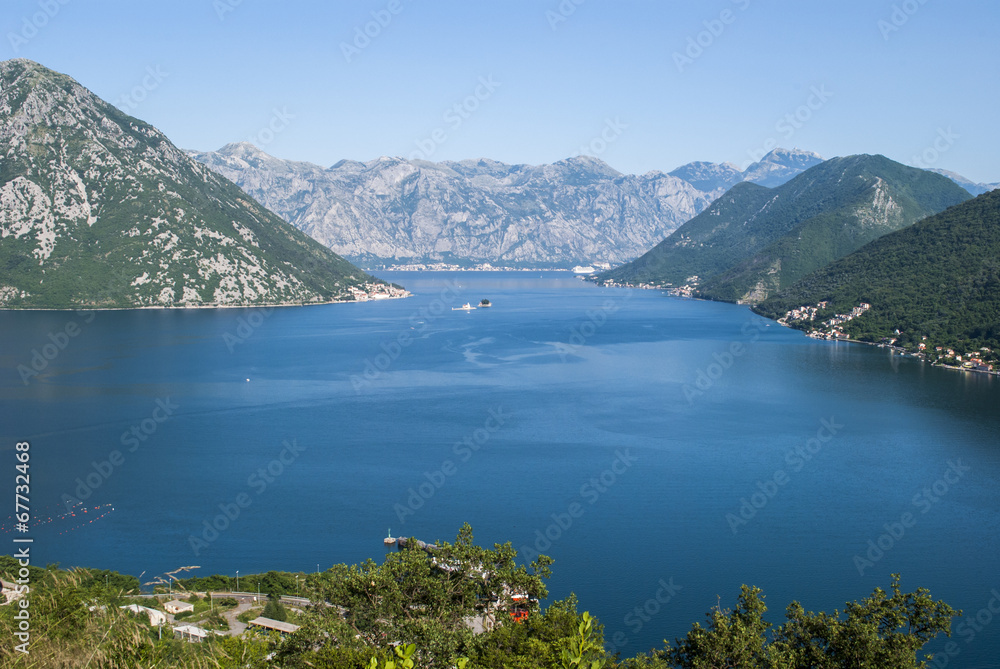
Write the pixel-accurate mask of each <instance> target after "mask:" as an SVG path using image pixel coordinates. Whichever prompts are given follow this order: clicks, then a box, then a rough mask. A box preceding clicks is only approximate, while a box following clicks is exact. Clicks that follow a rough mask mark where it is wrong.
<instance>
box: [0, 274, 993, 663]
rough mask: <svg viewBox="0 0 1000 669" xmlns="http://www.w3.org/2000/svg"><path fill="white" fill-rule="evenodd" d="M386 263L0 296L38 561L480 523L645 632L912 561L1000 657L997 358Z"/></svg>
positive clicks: (269, 554)
mask: <svg viewBox="0 0 1000 669" xmlns="http://www.w3.org/2000/svg"><path fill="white" fill-rule="evenodd" d="M380 276H382V278H385V279H388V280H392V281H395V282H397V283H400V284H402V285H404V286H406V287H407V288H408V289H409V290H411V291H412V292H413V293H414V296H413V297H411V298H408V299H404V300H384V301H376V302H367V303H359V304H338V305H324V306H311V307H296V308H276V309H270V310H259V309H197V310H134V311H102V312H42V311H39V312H12V311H7V312H0V359H2V360H0V374H2V378H0V397H2V401H0V419H2V420H0V424H2V426H0V450H2V451H4V452H7V453H8V456H7V457H6V458H5V460H6V461H7V462H8V466H7V474H6V475H5V476H6V478H7V479H8V485H9V486H10V490H13V485H14V476H15V474H16V472H15V470H14V465H15V459H14V456H13V450H14V444H15V443H16V442H23V441H28V442H29V443H30V444H31V447H30V448H31V450H30V453H31V505H32V511H33V516H34V519H33V528H32V531H31V534H30V536H32V537H33V538H34V540H35V542H34V544H33V548H32V551H33V553H32V554H33V557H34V560H35V562H36V563H37V564H43V563H50V562H58V563H60V564H61V565H62V566H91V567H100V568H110V569H116V570H119V571H122V572H126V573H130V574H134V575H140V574H142V580H143V581H146V580H147V579H151V578H153V577H155V576H157V575H162V574H163V573H165V572H166V571H169V570H173V569H176V568H178V567H182V566H198V567H199V568H198V569H197V570H194V571H192V572H190V573H191V574H192V575H209V574H213V573H222V574H229V575H235V573H236V570H239V571H240V573H241V574H250V573H253V572H258V571H265V570H269V569H275V570H289V571H314V570H316V569H325V568H327V567H329V566H330V565H331V564H333V563H338V562H347V563H355V562H359V561H363V560H365V559H367V558H369V557H372V558H375V559H377V560H380V559H381V558H382V556H383V555H384V552H385V548H384V547H383V545H382V538H383V537H384V536H385V535H386V533H387V532H391V534H392V535H393V536H399V535H403V536H416V537H418V538H420V539H423V540H426V541H434V540H437V539H444V540H453V539H454V537H455V535H456V533H457V532H458V530H459V528H460V526H461V524H462V523H464V522H469V523H471V524H472V526H473V529H474V532H475V537H476V540H477V542H478V543H481V544H485V545H491V544H493V543H494V542H501V543H502V542H507V541H511V542H513V544H514V546H515V547H517V548H518V549H519V550H522V552H523V553H524V554H526V555H528V556H531V555H532V554H534V553H544V554H547V555H550V556H552V557H553V558H555V564H554V565H553V570H554V575H553V578H552V579H551V581H550V583H549V585H550V590H551V597H552V598H562V597H565V596H567V595H568V594H569V593H570V592H574V593H576V595H577V597H578V598H579V602H580V604H579V606H580V608H581V610H589V611H591V612H592V613H594V614H595V615H597V616H598V617H599V619H600V621H601V622H602V623H603V624H604V626H605V635H606V638H607V640H608V645H609V646H610V647H613V648H614V649H615V650H620V651H621V652H622V654H623V656H629V655H634V654H635V653H637V652H640V651H645V650H648V649H649V648H651V647H659V646H661V645H662V641H663V639H665V638H666V639H671V640H672V639H674V638H675V637H678V636H682V635H683V634H685V633H686V632H687V630H688V629H689V628H690V625H691V623H693V622H695V621H703V620H704V615H705V613H706V612H708V611H709V610H710V609H711V608H712V607H714V606H716V605H721V606H723V607H731V606H733V605H734V604H735V600H736V596H737V595H738V593H739V588H740V585H741V584H744V583H746V584H752V585H757V586H760V587H761V588H763V590H764V592H765V595H766V601H767V604H768V606H769V607H770V614H769V615H770V618H771V619H772V620H773V621H774V622H780V620H781V617H782V614H783V610H784V607H785V606H786V605H787V604H788V603H789V602H790V601H792V600H794V599H797V600H799V601H800V602H802V604H803V605H804V606H805V607H806V609H808V610H827V611H831V612H832V610H833V609H835V608H840V609H843V605H844V603H845V601H848V600H855V599H860V598H862V597H864V596H866V595H868V594H870V592H871V591H872V589H873V588H875V587H883V588H887V587H888V585H889V583H890V574H891V573H895V572H898V573H900V574H901V575H902V586H903V589H904V590H913V589H916V588H917V587H927V588H929V589H930V590H931V593H932V595H933V596H935V597H938V598H941V599H944V600H945V601H946V602H948V603H949V604H951V605H952V606H954V607H956V608H961V609H964V611H965V615H964V616H963V617H962V618H959V619H957V620H956V627H955V634H954V636H953V639H952V641H953V646H951V647H950V648H949V650H950V651H951V656H950V657H948V666H953V667H988V666H1000V664H998V660H997V658H998V657H1000V379H997V378H996V377H991V376H985V375H974V374H967V373H961V372H955V371H950V370H942V369H936V368H932V367H930V366H927V365H924V364H922V363H920V362H919V361H916V360H913V359H909V358H900V357H899V356H893V355H891V354H889V353H888V352H887V351H885V350H883V349H879V348H875V347H869V346H863V345H857V344H845V343H833V342H820V341H814V340H811V339H809V338H807V337H804V336H803V335H802V334H801V333H798V332H794V331H791V330H788V329H785V328H782V327H780V326H778V325H777V324H775V323H773V322H771V321H767V320H764V319H761V318H759V317H757V316H755V315H754V314H752V313H751V312H750V311H749V310H748V309H747V308H746V307H743V306H737V305H729V304H719V303H711V302H702V301H695V300H686V299H678V298H672V297H668V296H666V295H664V294H662V293H661V292H659V291H641V290H625V289H611V288H601V287H597V286H595V285H592V284H589V283H584V282H582V281H579V280H577V279H575V278H573V277H572V275H571V274H569V273H566V272H516V273H514V272H510V273H471V272H455V273H401V272H400V273H390V272H385V273H382V274H381V275H380ZM483 298H487V299H489V300H490V301H491V302H492V304H493V306H492V307H491V308H488V309H483V308H480V309H476V310H471V311H461V310H458V311H456V310H453V307H458V306H461V305H462V304H463V303H466V302H469V303H471V304H472V305H473V306H475V305H476V304H478V303H479V301H480V300H481V299H483ZM11 497H13V494H11ZM11 506H12V507H13V504H12V505H11ZM68 509H72V515H71V514H70V512H69V511H68ZM11 511H13V508H11ZM6 515H7V514H0V516H6ZM219 528H222V529H219ZM2 530H3V532H2V534H0V541H6V542H8V548H7V551H8V552H11V553H12V552H13V550H14V548H13V543H10V541H11V540H12V539H13V538H14V537H15V536H17V535H18V533H17V532H16V531H15V530H14V525H13V519H12V518H7V519H6V521H5V522H4V525H3V528H2ZM241 585H242V587H243V589H245V590H253V583H241ZM934 648H935V649H937V650H938V652H939V653H940V655H939V658H938V660H937V662H938V666H944V662H945V654H944V648H945V643H944V642H943V641H942V642H940V643H936V644H935V645H934Z"/></svg>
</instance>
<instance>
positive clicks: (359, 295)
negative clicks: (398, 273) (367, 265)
mask: <svg viewBox="0 0 1000 669" xmlns="http://www.w3.org/2000/svg"><path fill="white" fill-rule="evenodd" d="M350 290H351V296H352V297H353V298H354V301H355V302H367V301H369V300H391V299H398V298H401V297H409V296H410V291H408V290H406V289H405V288H402V287H400V286H394V285H392V284H390V283H365V284H362V285H360V286H351V288H350Z"/></svg>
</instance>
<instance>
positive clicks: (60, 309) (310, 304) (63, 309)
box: [0, 292, 413, 312]
mask: <svg viewBox="0 0 1000 669" xmlns="http://www.w3.org/2000/svg"><path fill="white" fill-rule="evenodd" d="M408 297H413V294H412V293H409V292H407V294H406V295H387V296H385V297H379V298H369V299H367V300H329V301H326V302H278V303H274V304H190V305H183V306H165V305H160V306H151V305H150V306H139V307H0V311H56V312H66V311H76V312H89V311H151V310H157V309H159V310H163V311H182V310H188V309H276V308H282V307H322V306H327V305H330V304H366V303H368V302H384V301H386V300H404V299H406V298H408Z"/></svg>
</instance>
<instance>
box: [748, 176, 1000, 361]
mask: <svg viewBox="0 0 1000 669" xmlns="http://www.w3.org/2000/svg"><path fill="white" fill-rule="evenodd" d="M998 259H1000V191H993V192H991V193H986V194H984V195H980V196H979V197H977V198H975V199H974V200H970V201H968V202H964V203H962V204H959V205H956V206H954V207H951V208H950V209H947V210H945V211H943V212H941V213H939V214H937V215H935V216H931V217H929V218H926V219H924V220H922V221H919V222H918V223H915V224H914V225H912V226H910V227H907V228H905V229H903V230H899V231H897V232H893V233H890V234H888V235H885V236H884V237H882V238H880V239H878V240H876V241H874V242H871V243H869V244H867V245H865V246H863V247H862V248H861V249H859V250H857V251H855V252H854V253H852V254H850V255H848V256H846V257H844V258H841V259H840V260H838V261H836V262H834V263H832V264H831V265H829V266H827V267H825V268H823V269H821V270H819V271H818V272H815V273H813V274H810V275H809V276H807V277H805V278H803V279H802V280H800V281H798V282H796V283H794V284H793V285H792V286H790V287H788V288H786V289H784V290H782V291H781V292H779V293H777V294H776V295H774V296H773V297H771V298H769V299H767V300H766V301H764V302H763V303H762V304H760V305H759V306H758V307H757V308H756V311H758V312H759V313H763V314H765V315H767V316H769V317H772V318H781V317H784V316H785V314H786V313H787V312H788V311H790V310H792V309H797V308H798V307H801V306H811V307H815V306H816V305H817V304H818V303H819V302H821V301H826V302H828V305H827V308H826V309H823V310H820V312H819V313H818V314H817V315H816V318H815V319H814V320H813V321H808V320H807V321H805V322H799V323H793V324H794V325H796V326H797V327H803V328H805V329H810V328H811V327H813V326H818V325H819V324H820V323H821V322H822V321H824V319H827V318H830V317H832V315H833V314H836V313H849V312H850V311H851V309H853V308H854V307H857V306H858V305H859V304H861V303H862V302H865V303H868V304H870V305H871V309H869V310H868V311H867V312H866V313H864V314H863V315H862V316H860V317H857V318H854V319H853V320H851V321H849V322H847V323H844V324H842V325H841V327H842V328H843V330H844V332H846V333H847V334H849V335H850V336H851V337H853V338H857V339H864V340H869V341H879V340H880V339H881V338H884V337H888V338H892V339H896V340H897V345H904V346H906V347H908V348H911V349H913V350H916V349H917V348H918V347H919V345H920V344H924V346H925V349H926V353H927V355H928V356H929V357H931V358H936V357H943V356H944V355H946V353H941V354H939V353H938V352H936V351H935V350H934V349H935V348H936V347H937V346H942V347H943V348H945V349H948V348H953V349H955V350H956V351H957V352H958V353H960V354H964V353H965V352H973V353H976V354H977V355H982V356H983V358H984V359H989V360H997V359H998V357H1000V260H998ZM897 330H898V331H899V333H897ZM924 337H927V339H926V340H924V339H923V338H924ZM983 347H986V348H988V349H990V350H989V351H981V350H980V349H981V348H983ZM950 364H955V362H954V361H952V362H950ZM958 364H961V363H958Z"/></svg>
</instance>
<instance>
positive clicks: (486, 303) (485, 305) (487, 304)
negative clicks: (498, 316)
mask: <svg viewBox="0 0 1000 669" xmlns="http://www.w3.org/2000/svg"><path fill="white" fill-rule="evenodd" d="M479 306H480V307H482V308H483V309H486V308H488V307H492V306H493V303H492V302H490V301H489V300H487V299H486V298H485V297H484V298H483V299H482V300H480V302H479Z"/></svg>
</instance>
